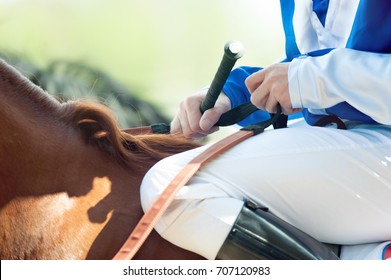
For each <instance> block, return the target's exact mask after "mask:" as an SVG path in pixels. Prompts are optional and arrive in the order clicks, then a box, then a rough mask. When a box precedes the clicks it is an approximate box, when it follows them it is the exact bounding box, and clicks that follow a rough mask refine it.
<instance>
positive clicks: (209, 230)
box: [141, 125, 391, 259]
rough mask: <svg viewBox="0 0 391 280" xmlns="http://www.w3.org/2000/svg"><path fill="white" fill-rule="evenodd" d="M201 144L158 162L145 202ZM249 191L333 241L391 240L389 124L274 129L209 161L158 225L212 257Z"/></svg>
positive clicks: (181, 243)
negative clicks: (387, 125)
mask: <svg viewBox="0 0 391 280" xmlns="http://www.w3.org/2000/svg"><path fill="white" fill-rule="evenodd" d="M203 149H205V147H201V148H198V149H195V150H191V151H188V152H185V153H182V154H178V155H175V156H172V157H170V158H167V159H164V160H162V161H161V162H159V163H158V164H157V165H156V166H155V167H153V168H152V169H151V170H150V171H149V173H148V174H147V175H146V176H145V179H144V182H143V185H142V188H141V199H142V203H143V207H144V209H147V208H149V207H150V205H151V204H152V202H153V201H154V200H155V198H156V197H157V196H158V195H159V194H160V193H161V191H162V190H163V189H164V188H165V187H166V186H167V185H168V183H169V182H170V181H171V179H172V178H173V177H174V176H175V175H176V174H177V172H178V171H179V170H180V169H181V168H182V167H183V166H184V165H185V164H186V163H187V162H188V161H190V160H191V159H192V158H194V156H195V155H196V154H198V153H200V151H202V150H203ZM246 199H250V200H253V201H255V202H256V203H258V204H260V205H264V206H266V207H268V208H269V209H270V212H271V213H273V214H275V215H276V216H277V217H279V218H281V219H283V220H285V221H287V222H288V223H290V224H292V225H293V226H295V227H297V228H298V229H300V230H302V231H304V232H306V233H307V234H309V235H310V236H312V237H314V238H315V239H317V240H319V241H321V242H325V243H332V244H358V243H370V242H380V241H384V240H391V223H389V222H387V221H390V220H391V203H390V201H391V128H389V127H386V126H380V125H379V126H376V125H371V126H369V125H361V126H355V127H354V128H352V127H350V129H348V130H346V131H342V130H337V129H333V128H319V127H308V126H304V127H293V128H287V129H279V130H270V131H266V132H264V133H262V134H260V135H257V136H254V137H252V138H250V139H247V140H246V141H244V142H242V143H240V144H239V145H237V146H235V147H233V148H232V149H230V150H228V151H227V152H225V153H224V154H222V155H220V156H218V157H217V158H215V159H213V160H212V161H211V162H210V163H208V164H207V165H205V166H204V167H203V168H202V169H201V170H200V171H199V172H198V173H197V174H196V175H195V176H194V177H193V178H192V179H191V180H190V181H189V183H188V184H187V185H186V186H185V187H184V188H183V189H182V190H181V191H180V192H179V193H178V195H177V198H176V200H175V201H174V202H173V204H172V205H171V206H170V207H169V209H168V210H167V211H166V213H165V214H164V215H163V217H162V218H161V220H160V221H159V223H158V225H157V227H156V229H157V230H158V232H159V233H160V234H161V235H162V236H163V237H164V238H166V239H167V240H169V241H170V242H172V243H174V244H176V245H178V246H180V247H183V248H186V249H188V250H191V251H194V252H196V253H198V254H201V255H203V256H204V257H206V258H209V259H214V258H215V257H216V255H217V253H218V251H219V249H220V247H221V246H222V244H223V243H224V240H225V239H226V237H227V236H228V234H229V232H230V231H231V229H232V226H233V225H234V223H235V221H236V218H237V217H238V215H239V213H240V211H241V209H242V206H243V201H244V200H246Z"/></svg>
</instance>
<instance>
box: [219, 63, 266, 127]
mask: <svg viewBox="0 0 391 280" xmlns="http://www.w3.org/2000/svg"><path fill="white" fill-rule="evenodd" d="M259 70H262V68H260V67H250V66H241V67H238V68H235V69H234V70H232V72H231V73H230V75H229V77H228V79H227V81H226V83H225V85H224V87H223V92H224V93H225V94H226V95H227V96H228V98H229V99H230V100H231V107H232V108H234V107H236V106H238V105H240V104H243V103H247V102H250V92H249V91H248V90H247V87H246V85H245V83H244V81H245V80H246V78H247V77H248V76H250V75H251V74H252V73H255V72H257V71H259ZM269 118H270V115H269V113H268V112H265V111H262V110H258V111H256V112H254V113H252V114H251V115H249V116H248V117H247V118H245V119H244V120H242V121H240V122H239V123H238V124H239V125H241V126H247V125H250V124H254V123H258V122H261V121H264V120H267V119H269Z"/></svg>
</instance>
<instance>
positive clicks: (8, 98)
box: [0, 61, 197, 259]
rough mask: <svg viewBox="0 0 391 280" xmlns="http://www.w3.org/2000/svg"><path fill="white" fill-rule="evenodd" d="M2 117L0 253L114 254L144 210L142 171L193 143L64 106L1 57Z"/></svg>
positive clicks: (99, 109) (92, 106)
mask: <svg viewBox="0 0 391 280" xmlns="http://www.w3.org/2000/svg"><path fill="white" fill-rule="evenodd" d="M0 120H1V121H0V236H2V238H0V258H1V259H4V258H55V259H58V258H84V257H91V258H106V257H111V256H112V255H114V254H115V251H116V250H117V249H118V248H119V247H120V246H121V245H122V244H121V243H122V241H124V240H125V239H126V237H127V235H128V234H129V232H130V231H131V230H132V228H133V226H134V225H135V224H136V222H137V220H138V219H139V217H140V215H141V214H142V212H141V208H140V202H139V185H140V182H141V179H142V177H143V175H144V174H145V172H146V171H147V170H148V169H149V167H151V166H152V165H153V164H154V163H156V162H157V161H158V160H160V159H162V158H164V157H166V156H168V155H171V154H174V153H177V152H179V151H184V150H187V149H190V148H194V147H196V146H197V144H195V143H193V142H190V141H187V140H184V139H183V138H180V137H174V136H169V135H139V136H132V135H129V134H127V133H125V132H123V131H121V130H120V128H119V126H118V124H117V122H116V119H115V118H114V116H113V114H112V112H111V111H110V110H109V109H108V108H107V107H105V106H103V105H99V104H96V103H91V102H88V101H85V100H84V101H83V100H79V101H69V102H67V103H60V102H59V101H58V100H56V99H55V98H53V97H51V96H50V95H48V94H47V93H46V92H44V91H43V90H42V89H41V88H39V87H37V86H35V85H34V84H33V83H31V82H30V81H29V80H28V79H26V78H24V77H23V76H22V75H21V74H20V73H19V72H17V71H16V70H15V69H13V68H12V67H11V66H9V65H8V64H7V63H5V62H4V61H0ZM42 240H43V242H42ZM16 244H17V245H16Z"/></svg>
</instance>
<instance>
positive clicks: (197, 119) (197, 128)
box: [171, 89, 231, 138]
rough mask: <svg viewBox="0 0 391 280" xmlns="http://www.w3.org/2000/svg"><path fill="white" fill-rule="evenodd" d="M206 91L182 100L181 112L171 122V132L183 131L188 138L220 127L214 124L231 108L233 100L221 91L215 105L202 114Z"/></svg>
mask: <svg viewBox="0 0 391 280" xmlns="http://www.w3.org/2000/svg"><path fill="white" fill-rule="evenodd" d="M206 93H207V89H203V90H201V91H199V92H197V93H196V94H194V95H192V96H189V97H187V98H186V99H185V100H183V101H182V102H181V104H180V106H179V112H178V113H177V115H176V116H175V117H174V119H173V121H172V122H171V134H175V133H183V134H184V135H185V137H187V138H201V137H205V136H206V135H208V134H211V133H213V132H216V131H217V130H218V129H219V128H218V127H217V126H214V125H215V123H216V122H217V121H218V120H219V118H220V116H221V115H222V114H223V113H225V112H227V111H228V110H229V109H231V101H230V100H229V98H228V97H227V96H226V95H225V94H224V93H221V94H220V95H219V98H218V99H217V101H216V104H215V106H214V107H213V108H211V109H209V110H206V111H205V112H204V114H203V115H201V111H200V106H201V103H202V101H203V100H204V99H205V96H206Z"/></svg>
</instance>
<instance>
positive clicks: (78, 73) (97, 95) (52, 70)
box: [2, 54, 169, 128]
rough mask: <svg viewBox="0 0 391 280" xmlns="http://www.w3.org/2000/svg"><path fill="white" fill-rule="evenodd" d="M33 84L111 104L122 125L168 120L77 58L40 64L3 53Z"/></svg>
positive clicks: (63, 95)
mask: <svg viewBox="0 0 391 280" xmlns="http://www.w3.org/2000/svg"><path fill="white" fill-rule="evenodd" d="M2 57H5V58H6V60H7V61H8V62H9V63H10V64H12V65H14V66H15V67H16V68H17V69H18V70H19V71H21V72H22V73H23V74H24V75H25V76H26V77H27V78H29V79H30V80H31V81H32V82H34V83H35V84H36V85H38V86H40V87H41V88H43V89H44V90H45V91H47V92H48V93H50V94H52V95H55V96H57V97H58V98H59V99H61V100H63V101H66V100H70V99H72V100H75V99H79V98H88V99H90V100H94V101H97V102H100V103H103V104H105V105H107V106H108V107H110V108H111V109H112V110H113V112H114V113H115V114H116V116H117V119H118V121H119V123H120V125H121V127H123V128H128V127H136V126H143V125H149V124H152V123H160V122H164V123H168V122H169V120H168V119H167V117H165V116H164V115H163V114H162V113H160V112H159V110H158V109H157V108H156V107H155V106H153V105H152V104H150V103H148V102H146V101H143V100H142V99H140V98H138V97H136V96H135V95H134V94H132V92H131V91H130V90H129V89H128V88H126V87H125V86H124V85H122V84H121V83H119V82H117V81H116V80H114V79H113V78H111V77H110V76H109V75H108V74H106V73H105V72H103V71H100V70H98V69H95V68H93V67H91V66H88V65H85V64H82V63H80V62H71V61H53V62H50V63H49V64H48V65H47V66H45V67H39V66H36V65H34V64H33V63H31V62H29V61H28V60H27V59H23V58H20V57H18V56H15V55H9V54H7V55H2Z"/></svg>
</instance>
